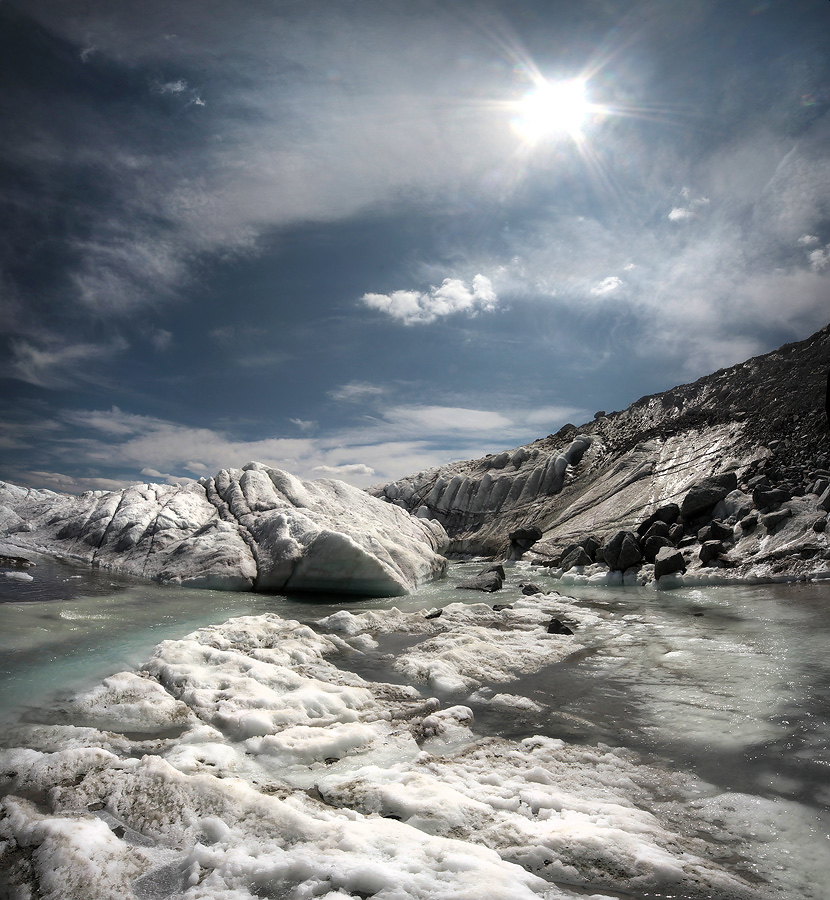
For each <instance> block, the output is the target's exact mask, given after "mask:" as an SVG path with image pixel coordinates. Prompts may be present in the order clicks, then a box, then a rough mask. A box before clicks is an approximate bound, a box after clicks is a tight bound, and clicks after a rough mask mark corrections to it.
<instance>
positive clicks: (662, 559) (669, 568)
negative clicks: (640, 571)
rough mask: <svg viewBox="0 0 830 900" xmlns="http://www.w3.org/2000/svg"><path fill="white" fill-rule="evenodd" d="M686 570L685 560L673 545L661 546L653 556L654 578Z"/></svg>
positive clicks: (658, 578) (657, 579)
mask: <svg viewBox="0 0 830 900" xmlns="http://www.w3.org/2000/svg"><path fill="white" fill-rule="evenodd" d="M685 571H686V560H685V559H684V558H683V554H682V553H681V552H680V551H679V550H677V549H676V548H675V547H661V548H660V550H658V551H657V556H656V557H655V558H654V580H655V581H659V580H660V579H661V578H662V577H663V576H664V575H673V574H674V573H675V572H685Z"/></svg>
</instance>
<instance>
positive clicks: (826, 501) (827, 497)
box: [818, 487, 830, 512]
mask: <svg viewBox="0 0 830 900" xmlns="http://www.w3.org/2000/svg"><path fill="white" fill-rule="evenodd" d="M818 508H819V509H823V510H824V511H825V512H830V487H828V488H827V489H826V490H825V491H824V493H823V494H822V495H821V496H820V497H819V498H818Z"/></svg>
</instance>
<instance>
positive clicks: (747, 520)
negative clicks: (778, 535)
mask: <svg viewBox="0 0 830 900" xmlns="http://www.w3.org/2000/svg"><path fill="white" fill-rule="evenodd" d="M740 525H741V528H742V529H743V530H744V531H747V532H749V531H754V530H755V529H756V528H757V527H758V516H756V515H754V514H753V515H749V516H744V517H743V519H741V522H740Z"/></svg>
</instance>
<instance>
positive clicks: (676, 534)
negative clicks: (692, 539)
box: [669, 522, 686, 546]
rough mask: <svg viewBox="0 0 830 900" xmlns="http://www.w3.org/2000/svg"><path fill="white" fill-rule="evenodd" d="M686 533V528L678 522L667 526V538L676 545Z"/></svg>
mask: <svg viewBox="0 0 830 900" xmlns="http://www.w3.org/2000/svg"><path fill="white" fill-rule="evenodd" d="M685 534H686V529H685V528H684V527H683V526H682V525H681V524H680V523H679V522H678V523H677V524H676V525H672V526H671V528H669V540H670V541H671V542H672V543H673V544H674V545H675V546H677V545H678V544H679V543H680V541H681V540H682V539H683V536H684V535H685Z"/></svg>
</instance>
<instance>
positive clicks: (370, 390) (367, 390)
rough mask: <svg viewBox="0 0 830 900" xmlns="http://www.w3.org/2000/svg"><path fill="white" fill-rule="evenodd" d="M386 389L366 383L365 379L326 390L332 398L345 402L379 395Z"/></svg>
mask: <svg viewBox="0 0 830 900" xmlns="http://www.w3.org/2000/svg"><path fill="white" fill-rule="evenodd" d="M385 393H386V391H385V389H384V388H382V387H378V385H376V384H367V383H366V382H365V381H351V382H349V383H348V384H344V385H341V386H340V387H338V388H334V389H333V390H331V391H329V392H328V396H329V397H331V399H332V400H338V401H340V402H345V403H356V402H358V401H361V400H365V399H367V398H369V397H381V396H382V395H383V394H385Z"/></svg>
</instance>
